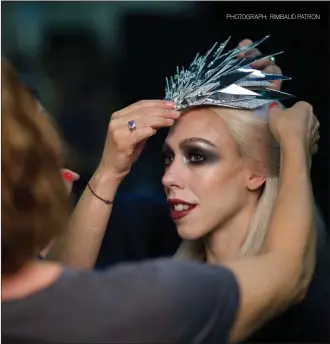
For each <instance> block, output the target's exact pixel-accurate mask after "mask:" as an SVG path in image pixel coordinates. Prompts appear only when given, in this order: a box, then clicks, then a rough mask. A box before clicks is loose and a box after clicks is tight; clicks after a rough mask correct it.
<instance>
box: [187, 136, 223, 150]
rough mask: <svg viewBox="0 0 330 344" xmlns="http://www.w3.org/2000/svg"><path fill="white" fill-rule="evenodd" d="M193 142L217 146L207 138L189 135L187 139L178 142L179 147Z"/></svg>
mask: <svg viewBox="0 0 330 344" xmlns="http://www.w3.org/2000/svg"><path fill="white" fill-rule="evenodd" d="M194 143H203V144H206V145H208V146H211V147H214V148H217V146H216V145H215V144H214V143H212V142H211V141H209V140H206V139H202V138H201V137H189V138H187V139H184V140H182V141H181V142H180V147H182V146H187V145H189V144H194Z"/></svg>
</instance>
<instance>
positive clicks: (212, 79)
mask: <svg viewBox="0 0 330 344" xmlns="http://www.w3.org/2000/svg"><path fill="white" fill-rule="evenodd" d="M269 37H270V35H267V36H265V37H264V38H262V39H260V40H259V41H256V42H254V43H251V44H250V45H248V46H245V47H239V48H235V49H232V50H230V51H228V52H227V53H225V54H223V51H224V49H225V47H226V46H227V44H228V42H229V40H230V38H231V37H229V38H228V39H227V40H226V41H224V42H223V43H221V44H220V45H218V43H215V44H214V45H213V46H212V48H211V49H209V50H208V51H207V53H206V54H205V55H201V54H199V53H198V54H197V55H196V57H195V59H194V60H193V61H192V63H191V64H190V66H189V68H188V69H184V67H182V68H181V69H180V68H179V67H177V68H176V74H175V75H174V76H171V77H170V78H166V88H165V94H166V99H168V100H172V101H174V102H175V103H176V109H177V110H184V109H186V108H190V107H195V106H202V105H212V106H223V107H229V108H230V107H232V108H237V109H255V108H257V107H260V106H263V105H265V104H268V103H270V102H273V101H274V100H276V99H278V100H280V99H284V98H289V97H292V96H291V95H290V94H287V93H284V92H279V91H275V90H271V89H269V87H270V86H271V85H272V84H271V81H274V80H290V78H288V77H285V76H283V75H274V74H267V73H263V72H261V71H259V70H255V69H253V68H252V67H251V65H252V64H253V63H255V62H258V61H260V60H263V59H265V58H270V57H272V56H276V55H279V54H281V53H283V52H282V51H281V52H278V53H275V54H269V55H261V56H260V55H259V56H255V57H253V58H246V57H242V58H238V56H239V55H240V54H242V53H244V52H246V51H248V50H250V49H252V48H255V47H257V46H258V45H259V44H261V43H262V42H264V41H265V40H266V39H268V38H269ZM230 92H234V93H232V94H231V93H230ZM251 92H252V93H251Z"/></svg>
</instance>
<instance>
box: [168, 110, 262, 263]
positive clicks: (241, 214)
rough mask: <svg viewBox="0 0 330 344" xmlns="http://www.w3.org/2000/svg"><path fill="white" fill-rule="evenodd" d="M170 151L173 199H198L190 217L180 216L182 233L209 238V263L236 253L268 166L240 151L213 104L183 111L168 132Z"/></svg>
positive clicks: (179, 229)
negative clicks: (257, 163)
mask: <svg viewBox="0 0 330 344" xmlns="http://www.w3.org/2000/svg"><path fill="white" fill-rule="evenodd" d="M223 111H226V110H225V109H224V110H223ZM164 153H165V156H166V158H165V164H166V172H165V175H164V177H163V179H162V182H163V185H164V187H165V193H166V195H167V198H168V199H169V200H171V199H179V200H182V201H184V202H187V203H191V204H194V209H193V210H192V211H191V213H190V214H189V216H186V217H183V218H181V219H179V220H176V221H175V223H176V225H177V230H178V233H179V235H180V236H181V237H182V238H184V239H188V240H196V239H199V238H201V237H203V238H204V239H205V246H206V253H207V257H206V258H207V259H206V260H207V261H208V262H213V263H222V262H224V261H227V260H229V259H232V258H235V256H236V253H237V251H238V249H239V247H240V246H241V245H242V243H243V241H244V238H245V235H246V233H247V231H248V229H249V224H250V223H251V220H252V217H253V214H254V211H255V207H256V204H257V202H258V198H259V195H260V191H259V188H260V186H261V185H262V184H263V183H264V181H265V174H264V173H262V172H264V171H258V170H257V169H255V168H253V165H252V164H251V163H250V161H249V160H247V159H244V157H241V156H240V155H239V152H238V148H237V144H236V142H235V141H234V139H233V138H232V136H231V134H230V132H229V130H228V127H227V125H226V123H225V122H224V121H223V120H222V119H221V118H220V117H219V116H218V115H217V114H216V113H214V112H213V111H212V110H210V109H200V110H193V111H191V112H189V113H187V114H185V115H183V116H182V118H180V120H179V121H178V122H177V123H176V125H175V126H174V127H173V128H172V130H171V132H170V134H169V135H168V137H167V139H166V142H165V145H164Z"/></svg>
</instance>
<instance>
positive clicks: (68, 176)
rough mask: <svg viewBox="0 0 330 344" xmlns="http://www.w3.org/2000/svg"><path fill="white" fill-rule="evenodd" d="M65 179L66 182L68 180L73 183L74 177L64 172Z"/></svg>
mask: <svg viewBox="0 0 330 344" xmlns="http://www.w3.org/2000/svg"><path fill="white" fill-rule="evenodd" d="M63 178H64V179H65V180H67V181H68V182H72V181H73V176H72V173H70V172H64V173H63Z"/></svg>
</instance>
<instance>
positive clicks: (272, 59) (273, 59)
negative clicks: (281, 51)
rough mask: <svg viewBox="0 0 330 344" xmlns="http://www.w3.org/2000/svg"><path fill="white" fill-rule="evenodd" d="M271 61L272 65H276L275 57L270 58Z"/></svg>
mask: <svg viewBox="0 0 330 344" xmlns="http://www.w3.org/2000/svg"><path fill="white" fill-rule="evenodd" d="M269 59H270V64H273V65H274V64H275V63H276V60H275V57H274V56H270V57H269Z"/></svg>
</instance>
